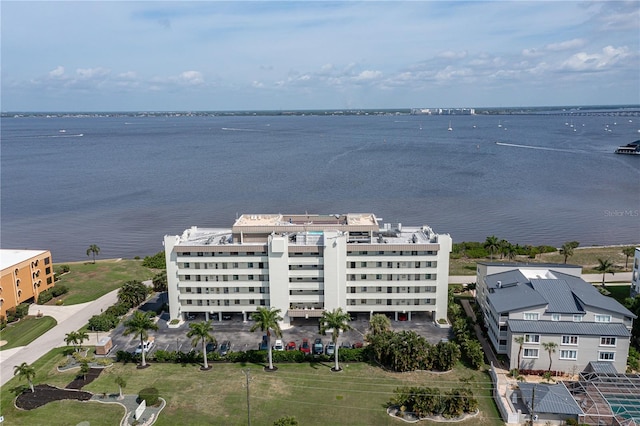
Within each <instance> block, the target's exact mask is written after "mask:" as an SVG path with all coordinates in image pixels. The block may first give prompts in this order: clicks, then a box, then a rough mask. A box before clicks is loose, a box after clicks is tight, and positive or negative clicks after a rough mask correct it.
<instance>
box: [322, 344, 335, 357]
mask: <svg viewBox="0 0 640 426" xmlns="http://www.w3.org/2000/svg"><path fill="white" fill-rule="evenodd" d="M324 353H325V354H327V355H333V354H335V353H336V345H335V343H333V342H329V343H327V347H326V348H325V349H324Z"/></svg>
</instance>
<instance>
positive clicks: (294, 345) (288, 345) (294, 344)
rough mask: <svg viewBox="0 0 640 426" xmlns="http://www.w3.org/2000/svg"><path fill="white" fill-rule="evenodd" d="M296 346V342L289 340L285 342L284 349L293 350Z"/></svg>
mask: <svg viewBox="0 0 640 426" xmlns="http://www.w3.org/2000/svg"><path fill="white" fill-rule="evenodd" d="M296 348H297V345H296V342H294V341H291V342H289V343H287V346H285V348H284V349H285V350H287V351H295V350H296Z"/></svg>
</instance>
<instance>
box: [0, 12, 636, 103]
mask: <svg viewBox="0 0 640 426" xmlns="http://www.w3.org/2000/svg"><path fill="white" fill-rule="evenodd" d="M0 13H1V34H0V35H1V43H2V44H1V79H2V80H1V86H0V88H1V99H0V100H1V110H2V111H3V112H8V111H34V112H43V111H52V112H53V111H76V112H85V111H229V110H305V109H376V108H380V109H383V108H428V107H452V108H456V107H458V108H462V107H475V108H478V107H498V108H500V107H518V106H563V105H620V104H640V2H639V1H637V0H633V1H602V2H600V1H577V2H573V1H541V0H538V1H489V2H484V1H389V2H382V1H364V2H355V1H337V2H328V1H313V0H308V1H279V2H276V1H258V2H252V1H232V2H224V1H215V2H208V1H181V2H169V1H137V2H124V1H77V2H73V1H65V2H62V1H42V2H34V1H6V0H3V1H2V2H1V3H0Z"/></svg>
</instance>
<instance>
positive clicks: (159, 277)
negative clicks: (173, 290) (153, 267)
mask: <svg viewBox="0 0 640 426" xmlns="http://www.w3.org/2000/svg"><path fill="white" fill-rule="evenodd" d="M153 291H156V292H158V293H159V292H161V291H167V271H162V272H160V273H159V274H156V276H155V277H153Z"/></svg>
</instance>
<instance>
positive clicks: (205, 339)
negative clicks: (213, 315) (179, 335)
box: [187, 321, 215, 370]
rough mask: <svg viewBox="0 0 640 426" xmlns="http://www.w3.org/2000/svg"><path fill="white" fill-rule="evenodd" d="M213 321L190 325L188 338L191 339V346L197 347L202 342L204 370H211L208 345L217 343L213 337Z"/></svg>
mask: <svg viewBox="0 0 640 426" xmlns="http://www.w3.org/2000/svg"><path fill="white" fill-rule="evenodd" d="M211 331H212V327H211V321H202V322H193V323H190V324H189V332H188V333H187V337H189V338H191V339H192V340H191V344H192V345H193V347H196V346H197V345H198V343H199V342H200V341H202V353H203V354H204V369H205V370H208V369H209V364H208V362H207V343H209V342H213V341H215V338H214V337H213V336H212V335H211Z"/></svg>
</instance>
